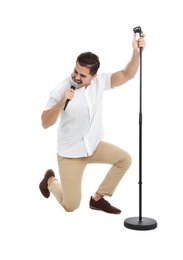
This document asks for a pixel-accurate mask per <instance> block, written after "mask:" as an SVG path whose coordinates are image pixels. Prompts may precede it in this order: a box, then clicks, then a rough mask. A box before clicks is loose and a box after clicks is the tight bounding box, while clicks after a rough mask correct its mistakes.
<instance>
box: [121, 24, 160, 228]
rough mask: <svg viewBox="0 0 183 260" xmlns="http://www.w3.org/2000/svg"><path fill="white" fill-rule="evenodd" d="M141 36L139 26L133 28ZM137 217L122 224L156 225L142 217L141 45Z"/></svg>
mask: <svg viewBox="0 0 183 260" xmlns="http://www.w3.org/2000/svg"><path fill="white" fill-rule="evenodd" d="M133 31H134V32H135V33H139V34H140V37H141V33H142V31H141V27H140V26H138V27H135V28H134V29H133ZM138 184H139V217H132V218H127V219H125V221H124V226H125V227H126V228H129V229H134V230H152V229H155V228H156V227H157V222H156V220H154V219H152V218H145V217H142V47H140V110H139V183H138Z"/></svg>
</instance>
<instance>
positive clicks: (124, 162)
mask: <svg viewBox="0 0 183 260" xmlns="http://www.w3.org/2000/svg"><path fill="white" fill-rule="evenodd" d="M131 163H132V157H131V156H130V155H129V154H128V153H126V154H125V156H124V154H123V157H122V158H121V159H120V160H119V161H118V163H117V166H118V167H120V168H125V169H126V170H127V169H128V168H130V165H131Z"/></svg>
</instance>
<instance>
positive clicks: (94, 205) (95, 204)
mask: <svg viewBox="0 0 183 260" xmlns="http://www.w3.org/2000/svg"><path fill="white" fill-rule="evenodd" d="M89 206H90V208H91V209H96V210H102V211H104V212H107V213H111V214H120V213H121V210H120V209H117V208H115V207H113V206H112V205H111V204H110V203H109V202H108V201H106V200H105V199H104V198H102V199H100V200H98V201H95V200H94V199H93V198H92V197H91V198H90V204H89Z"/></svg>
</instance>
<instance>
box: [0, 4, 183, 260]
mask: <svg viewBox="0 0 183 260" xmlns="http://www.w3.org/2000/svg"><path fill="white" fill-rule="evenodd" d="M181 17H182V7H181V1H179V0H174V1H169V0H166V1H165V0H162V1H144V0H143V1H141V0H139V1H136V0H129V1H119V0H113V1H109V0H107V1H100V0H93V1H88V0H85V1H84V0H77V1H75V0H67V1H61V0H60V1H58V0H57V1H56V0H50V1H48V0H42V1H41V0H36V1H35V0H31V1H26V0H22V1H20V0H17V1H10V0H4V1H3V0H2V1H1V2H0V24H1V35H0V38H1V40H0V52H1V53H0V72H1V76H0V86H1V102H0V113H1V117H0V120H1V135H0V153H1V188H0V200H1V201H0V207H1V215H0V237H1V250H0V256H1V259H3V260H7V259H8V260H9V259H15V258H16V259H20V260H22V259H26V260H29V259H31V260H32V259H45V260H47V259H55V260H56V259H64V260H72V259H88V260H89V259H96V260H98V259H100V260H101V259H116V260H121V259H126V260H132V259H141V260H147V259H148V260H151V259H153V260H154V259H166V258H167V257H169V259H176V260H178V259H182V257H183V253H182V249H181V246H182V241H181V240H182V231H183V227H182V218H183V210H182V198H183V192H182V185H183V182H182V173H183V167H182V161H183V160H182V146H183V139H182V133H183V124H182V111H183V105H182V86H183V85H182V83H183V81H182V59H183V55H182V18H181ZM139 25H140V26H141V27H142V30H143V31H144V33H145V34H146V42H147V47H146V50H145V51H144V52H143V56H142V62H143V73H142V75H143V106H142V107H143V216H145V217H150V218H154V219H156V220H157V222H158V227H157V229H155V230H151V231H134V230H130V229H126V228H125V227H124V225H123V223H124V220H125V219H126V218H128V217H134V216H138V127H139V126H138V113H139V71H138V73H137V75H136V77H135V78H134V79H133V80H131V81H130V82H128V83H127V84H126V85H124V86H122V87H120V88H119V89H116V90H114V91H110V92H107V93H106V95H105V97H104V128H105V131H106V135H105V140H107V141H109V142H112V143H114V144H117V145H119V146H121V147H122V148H124V149H126V150H127V151H128V152H129V153H130V154H131V156H132V158H133V164H132V166H131V168H130V169H129V171H128V173H127V174H126V175H125V177H124V179H123V180H122V182H121V183H120V185H119V186H118V188H117V190H116V192H115V194H114V196H113V197H112V198H110V199H109V201H110V202H111V203H112V204H114V205H115V206H117V207H119V208H121V209H122V214H120V215H118V216H114V215H109V214H105V213H102V212H96V211H92V210H90V209H89V207H88V203H89V199H90V196H91V195H93V193H94V192H95V190H96V189H97V187H98V185H99V183H100V181H101V180H102V178H103V177H104V176H105V173H106V171H107V170H108V166H106V165H97V166H96V165H89V166H88V167H87V169H86V171H85V174H84V178H83V198H82V202H81V206H80V208H79V209H78V210H77V211H75V212H73V213H67V212H65V211H64V210H63V209H62V208H61V207H60V206H59V204H58V203H57V202H56V200H55V199H54V198H53V196H51V197H50V198H49V199H48V200H46V199H45V198H43V197H42V195H41V194H40V191H39V188H38V185H39V182H40V180H41V179H42V177H43V174H44V172H45V170H46V169H48V168H52V169H53V170H54V171H55V172H56V175H57V177H58V168H57V161H56V129H57V125H55V126H53V127H52V128H50V129H48V130H44V129H43V128H42V127H41V120H40V116H41V113H42V111H43V109H44V107H45V104H46V102H47V99H48V95H49V92H50V90H51V89H52V88H53V87H54V86H55V85H56V84H58V83H59V82H60V81H61V80H62V79H64V78H65V77H66V76H68V75H70V73H71V72H72V71H73V68H74V66H75V59H76V57H77V55H78V54H80V53H81V52H84V51H92V52H94V53H96V54H98V55H99V57H100V60H101V68H100V72H111V71H112V72H114V71H117V70H120V69H122V68H124V66H125V65H126V63H127V62H128V61H129V59H130V57H131V53H132V45H131V44H132V37H133V28H134V27H136V26H139Z"/></svg>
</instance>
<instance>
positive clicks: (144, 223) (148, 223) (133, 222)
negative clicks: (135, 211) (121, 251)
mask: <svg viewBox="0 0 183 260" xmlns="http://www.w3.org/2000/svg"><path fill="white" fill-rule="evenodd" d="M124 226H125V227H126V228H129V229H133V230H152V229H155V228H157V222H156V220H154V219H152V218H142V220H139V218H138V217H133V218H127V219H125V221H124Z"/></svg>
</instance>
